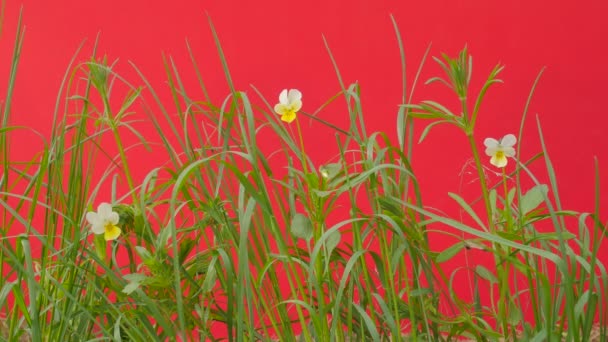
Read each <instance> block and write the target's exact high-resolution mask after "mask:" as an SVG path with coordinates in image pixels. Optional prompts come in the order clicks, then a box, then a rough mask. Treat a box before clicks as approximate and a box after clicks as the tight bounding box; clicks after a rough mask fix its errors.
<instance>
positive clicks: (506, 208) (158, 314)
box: [0, 21, 608, 341]
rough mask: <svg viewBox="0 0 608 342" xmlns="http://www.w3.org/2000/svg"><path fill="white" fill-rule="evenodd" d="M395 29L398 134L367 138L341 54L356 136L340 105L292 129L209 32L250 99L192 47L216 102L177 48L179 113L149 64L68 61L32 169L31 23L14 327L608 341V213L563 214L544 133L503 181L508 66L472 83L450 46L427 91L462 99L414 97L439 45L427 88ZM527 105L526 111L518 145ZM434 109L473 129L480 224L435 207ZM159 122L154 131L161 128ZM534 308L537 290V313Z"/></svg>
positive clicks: (11, 181)
mask: <svg viewBox="0 0 608 342" xmlns="http://www.w3.org/2000/svg"><path fill="white" fill-rule="evenodd" d="M393 23H394V24H395V32H396V33H397V42H398V44H399V46H400V48H401V53H402V56H401V57H402V74H403V80H404V81H403V96H402V99H403V101H402V102H403V103H402V104H401V105H400V107H399V110H398V112H397V136H398V138H397V141H396V142H395V141H391V139H389V136H388V134H386V133H384V132H368V131H367V129H366V124H365V115H364V113H363V111H362V106H361V102H360V99H361V97H362V96H364V94H362V93H361V90H360V88H359V87H358V85H357V84H351V85H347V84H345V83H343V81H342V77H341V75H340V73H339V69H338V67H337V64H336V63H335V61H334V60H333V57H332V56H331V52H330V50H329V48H328V52H329V56H330V58H332V61H333V62H334V65H335V70H336V74H337V77H338V79H339V81H340V85H341V87H340V89H339V95H338V96H336V97H334V98H333V99H331V100H330V101H333V100H335V99H337V98H339V97H342V98H344V100H345V101H346V108H345V112H346V115H348V118H349V125H348V127H336V126H335V125H332V124H331V123H329V122H326V121H324V120H323V119H320V115H319V116H317V115H316V114H318V113H319V112H322V108H321V109H320V111H318V112H315V115H312V114H308V113H306V112H299V113H297V115H298V116H297V117H296V119H295V121H294V122H293V123H290V124H287V123H284V122H282V121H281V120H280V119H279V117H278V116H277V115H276V114H275V113H274V110H273V105H274V103H273V102H270V101H269V100H267V99H266V97H265V96H264V94H262V93H261V92H259V91H258V90H257V89H255V88H253V90H254V92H255V95H256V97H257V99H255V101H254V100H252V99H251V98H250V97H249V95H247V93H245V92H242V91H239V90H237V89H236V88H235V87H234V85H233V83H232V79H231V77H230V72H229V68H228V65H227V63H226V59H225V58H224V55H223V52H222V49H221V45H220V42H219V38H218V35H217V33H216V32H215V30H214V28H213V25H212V24H211V23H210V27H211V29H212V32H213V34H214V37H215V39H216V43H217V49H218V51H219V55H220V57H221V65H222V67H223V69H224V72H225V75H226V81H227V83H228V87H229V89H230V92H229V95H228V97H227V98H226V100H225V101H223V102H222V103H221V104H216V103H213V101H212V100H211V99H210V97H209V96H208V95H207V89H206V86H205V83H204V79H203V77H202V76H201V73H200V72H199V69H198V67H197V62H196V57H195V56H194V54H193V53H192V51H191V50H190V49H189V48H188V52H189V53H190V56H191V58H192V68H193V69H192V71H193V73H194V74H195V75H196V76H197V78H198V81H199V84H200V89H198V91H200V93H201V94H202V96H201V98H198V97H197V96H194V95H191V94H193V93H195V92H196V91H195V90H191V89H186V87H185V86H184V82H182V78H181V76H180V75H181V74H180V72H181V71H180V70H179V69H178V67H177V66H176V65H175V63H174V62H173V60H172V59H171V58H170V57H165V59H164V62H165V71H166V74H167V80H168V85H169V90H170V92H171V95H172V99H173V101H174V103H173V104H169V103H165V102H163V101H162V100H161V96H159V95H158V94H157V92H156V91H155V89H154V87H153V85H152V84H150V83H149V82H148V81H147V79H146V78H145V76H144V75H143V74H142V73H141V72H140V71H139V70H138V69H137V67H136V66H135V65H132V67H133V69H134V70H135V71H136V72H137V74H138V75H139V76H140V79H139V80H131V81H127V80H126V79H124V78H122V77H121V76H120V75H119V74H117V73H116V72H115V65H114V63H112V62H109V61H108V60H107V58H98V57H95V56H96V52H95V51H93V56H94V58H92V59H90V60H89V61H87V62H84V63H80V64H78V63H77V62H76V59H74V60H73V61H72V63H71V64H70V66H69V67H68V72H67V73H66V77H65V80H64V82H63V84H62V86H61V89H60V92H59V94H60V95H59V96H58V101H57V106H56V111H55V114H54V118H53V123H52V125H53V126H52V127H53V132H52V134H51V136H50V137H48V138H46V137H44V138H42V137H41V140H40V141H41V145H42V148H41V152H40V153H39V154H37V155H35V156H34V157H32V159H30V160H29V161H27V162H25V163H20V162H17V161H14V160H13V159H12V157H13V156H12V155H10V154H9V145H10V144H11V136H12V135H11V134H12V133H13V131H15V130H18V129H26V130H27V128H19V127H15V126H11V125H10V124H9V123H10V119H9V115H10V114H11V111H10V98H11V94H12V89H13V85H14V80H15V77H16V71H17V64H18V56H19V52H20V48H21V43H22V41H23V36H22V31H19V32H18V35H17V39H16V44H15V49H14V55H15V58H14V59H13V64H12V69H11V70H12V72H11V77H10V79H9V89H10V91H9V93H8V95H7V98H6V99H5V102H4V106H3V108H2V123H3V124H2V129H1V130H0V142H1V144H0V145H1V147H0V149H1V150H2V152H1V155H2V167H3V177H2V179H1V181H0V205H1V206H2V208H3V211H2V226H3V227H5V229H3V230H2V234H3V235H2V238H1V239H2V245H1V249H0V265H1V266H0V267H2V274H3V278H2V280H1V281H0V310H1V311H2V313H3V314H4V315H6V317H7V320H6V321H5V322H4V323H3V324H4V325H3V326H2V330H3V334H4V335H3V338H5V339H6V340H9V341H14V340H18V339H28V340H32V341H42V340H49V341H82V340H93V339H102V340H105V339H108V340H118V341H143V340H153V341H165V340H172V341H177V340H224V339H227V340H229V341H234V340H237V341H241V340H260V341H269V340H272V339H275V338H279V339H280V340H287V341H290V340H299V341H334V340H337V341H347V340H373V341H383V340H389V339H394V338H396V336H407V338H409V339H410V340H412V341H416V340H436V341H454V340H458V339H461V338H469V339H475V340H480V341H494V340H498V339H504V340H534V341H544V340H547V341H557V340H562V339H565V340H568V341H582V340H589V339H590V338H591V336H592V335H593V336H596V335H598V334H599V336H600V340H602V341H606V340H607V338H606V330H605V329H606V328H605V326H606V321H607V318H606V303H605V300H606V297H605V294H606V293H608V290H607V288H606V286H607V285H608V275H607V273H606V270H605V267H604V265H603V263H602V261H601V260H600V259H599V258H598V253H599V249H600V246H601V243H602V239H603V237H605V236H606V230H605V225H604V224H602V222H601V221H600V215H599V214H600V213H599V204H597V205H596V208H595V209H594V211H593V212H591V213H578V212H574V211H570V210H566V209H564V208H562V206H561V202H560V198H559V191H558V186H557V181H556V177H555V171H554V170H553V168H552V164H551V160H550V158H549V156H548V154H547V151H546V147H545V142H544V140H543V136H542V130H541V127H540V124H538V133H539V137H540V138H541V142H542V150H541V151H539V152H538V155H536V156H535V157H534V158H532V159H531V160H528V161H522V160H518V159H517V156H519V155H520V153H519V151H518V153H516V155H515V156H516V158H510V159H509V163H511V164H515V168H514V170H513V171H512V172H506V171H505V170H506V169H504V168H503V169H497V170H498V171H499V172H502V175H503V180H504V181H503V182H502V183H498V184H489V183H488V182H487V180H486V178H485V174H484V166H483V163H484V160H483V159H482V153H480V152H479V149H480V148H482V147H480V146H478V141H479V140H478V137H477V136H476V135H475V124H476V120H477V117H478V115H479V114H480V113H481V104H482V102H483V98H484V95H485V93H486V92H487V91H488V90H489V89H490V88H491V86H492V85H493V84H495V83H497V82H500V80H499V79H498V76H499V73H500V71H501V70H502V67H501V66H500V65H499V66H497V67H496V68H495V69H493V70H492V72H491V73H490V75H489V76H488V78H487V81H486V82H485V84H484V86H483V87H482V88H481V91H480V93H479V94H470V93H469V88H470V87H469V84H470V83H471V82H472V80H473V79H474V78H473V75H472V60H471V58H470V55H469V54H468V51H467V50H466V49H463V50H462V51H461V52H460V53H459V55H458V56H457V57H455V58H451V57H449V56H446V55H444V56H442V57H441V58H435V61H436V62H437V63H438V64H439V66H440V67H441V69H443V71H444V74H443V75H440V76H437V77H434V78H432V79H430V80H428V81H427V82H426V83H427V84H429V83H439V84H443V85H445V86H447V87H449V88H450V89H452V90H453V91H454V93H455V96H457V98H458V100H459V101H460V104H461V107H459V108H452V109H449V108H447V107H445V106H444V105H442V104H440V103H438V102H437V101H434V100H426V101H422V102H419V103H414V102H413V101H412V100H413V96H412V94H413V91H414V88H415V86H416V84H417V83H418V82H417V80H418V75H420V70H421V69H422V67H423V65H424V62H425V60H426V55H425V58H424V60H423V62H422V63H421V65H420V66H419V68H418V72H417V74H416V75H417V76H416V78H415V79H416V81H414V83H413V84H412V85H411V86H410V87H409V88H408V86H409V85H408V84H407V82H406V81H405V80H406V77H405V76H406V75H405V70H406V69H405V68H406V64H405V57H404V52H403V45H402V43H401V39H400V36H399V31H398V29H397V24H396V22H395V21H393ZM427 53H428V51H427ZM539 76H540V75H539ZM537 81H538V79H537ZM536 83H537V82H535V83H534V85H533V87H532V91H531V94H530V98H531V95H532V93H533V89H534V88H535V87H536ZM135 84H139V85H135ZM121 89H122V91H121ZM273 97H274V95H273ZM529 102H530V99H529V100H528V103H529ZM254 103H259V104H258V105H255V104H254ZM170 106H171V107H170ZM170 113H176V114H175V115H173V114H170ZM526 115H527V105H526V109H524V114H523V118H522V129H520V133H519V137H518V140H521V138H522V137H521V135H522V133H521V132H522V131H523V124H524V122H526V120H525V119H526ZM302 116H306V117H310V118H312V119H315V123H316V124H317V125H324V126H327V127H330V128H332V129H334V130H335V131H336V145H335V151H336V157H335V158H334V159H333V160H331V161H327V162H324V163H318V162H317V161H315V160H313V159H312V158H310V154H309V153H307V151H306V141H305V139H304V136H303V135H302V132H301V130H300V126H299V121H298V120H300V119H301V117H302ZM144 119H145V120H144ZM428 119H430V120H432V122H431V123H430V124H428V125H427V126H426V127H425V128H424V130H423V132H422V137H421V139H425V138H428V139H431V137H432V133H431V132H432V128H433V127H435V126H436V125H439V124H452V125H455V126H456V127H458V128H459V129H461V130H462V132H463V137H464V138H465V139H467V140H468V142H469V145H470V148H471V155H472V157H473V159H474V162H475V168H476V170H477V172H478V174H479V181H480V182H479V183H480V189H479V194H480V195H479V198H478V199H474V198H473V199H466V198H463V197H461V196H460V195H458V194H448V195H449V196H450V197H451V198H453V199H454V200H455V201H456V202H457V203H458V204H459V205H460V206H461V208H462V210H463V212H464V213H466V214H467V215H468V216H469V217H470V221H467V222H473V224H468V223H465V222H463V221H462V220H460V219H456V218H452V217H449V216H442V215H440V214H437V213H436V212H434V211H431V210H429V209H428V208H427V207H426V206H425V205H424V202H423V194H422V191H421V189H420V187H419V186H418V182H417V179H416V172H415V170H414V169H413V168H412V165H411V163H410V161H411V159H412V155H413V149H414V148H415V143H414V141H413V137H414V136H415V132H414V128H413V127H414V126H413V122H414V121H415V120H418V121H420V120H428ZM144 125H151V126H152V127H153V128H154V129H155V131H154V132H155V133H154V135H153V136H152V135H150V136H149V135H145V134H143V133H141V132H140V131H141V128H142V127H144ZM148 132H149V131H148ZM261 132H264V134H273V135H274V136H275V137H276V140H277V141H278V143H277V146H275V147H274V149H273V150H268V149H266V148H263V147H261V145H260V144H258V139H259V136H260V134H261ZM518 149H519V147H518ZM145 151H152V152H145ZM137 153H151V154H152V155H154V156H156V157H157V159H154V161H155V162H157V163H158V164H157V167H155V168H153V169H151V170H146V171H147V172H145V173H144V176H143V177H138V176H137V175H138V174H140V173H138V172H135V171H134V170H136V169H137V167H138V165H137V164H135V163H134V162H133V159H130V158H129V157H130V156H133V155H135V154H137ZM161 155H162V156H163V157H160V156H161ZM531 163H543V164H544V166H545V170H546V172H547V176H548V179H549V184H541V183H540V182H539V181H538V178H537V176H536V175H534V174H533V173H532V172H531V171H530V168H529V165H530V164H531ZM277 165H278V166H279V167H277ZM139 171H141V170H139ZM596 172H597V173H598V174H599V171H596ZM509 179H514V180H515V181H514V182H511V181H507V180H509ZM598 182H599V176H598ZM530 184H531V185H530ZM596 184H599V183H596ZM597 192H599V185H598V188H597ZM101 202H108V203H111V205H112V210H113V211H114V212H115V213H116V214H117V215H118V218H119V219H118V223H117V225H118V226H119V228H120V229H121V235H120V236H119V238H118V239H116V240H111V241H105V240H104V238H103V235H95V236H91V234H90V226H89V224H88V223H87V218H86V217H87V216H86V213H87V212H90V211H94V209H95V208H96V207H97V205H98V204H99V203H101ZM475 202H480V203H481V204H483V207H482V208H481V213H478V211H479V210H477V209H478V208H477V207H478V206H476V205H475ZM596 203H599V201H598V200H597V199H596ZM340 208H347V210H342V209H340ZM330 222H331V223H330ZM571 222H575V223H576V225H577V226H578V229H572V228H569V227H570V224H571ZM541 225H543V226H544V228H543V229H539V228H538V227H539V226H541ZM437 226H442V227H449V228H451V229H452V230H451V232H449V230H447V231H448V233H449V234H452V235H455V236H458V235H459V233H463V234H466V235H465V236H466V238H462V239H461V241H459V242H457V243H455V244H454V245H453V246H451V247H449V248H447V249H446V250H443V251H435V250H432V249H431V247H430V244H429V234H430V232H431V231H433V230H435V228H434V227H437ZM547 227H549V229H547ZM17 231H18V232H19V233H15V232H17ZM15 234H16V235H15ZM466 248H478V249H482V250H484V251H485V253H487V255H488V256H491V257H492V258H493V263H492V264H493V267H491V268H486V267H482V266H476V267H475V268H472V269H465V270H464V272H468V273H469V274H470V276H471V277H472V279H473V281H472V282H471V283H470V284H467V286H468V287H470V289H471V290H472V292H473V293H474V294H475V295H474V296H473V297H474V298H473V299H472V300H466V299H464V298H461V297H459V295H458V291H457V289H458V287H459V286H462V285H460V284H458V283H456V282H455V281H454V279H455V276H456V275H457V273H458V272H461V271H462V270H452V269H449V268H448V267H446V266H444V265H445V264H444V262H445V261H448V260H450V259H451V258H453V257H455V256H456V255H457V254H459V253H460V252H461V251H463V250H464V249H466ZM521 279H523V280H524V281H523V283H522V282H521V281H518V280H521ZM522 284H523V285H522ZM482 287H487V288H490V289H491V291H490V293H491V295H490V296H489V297H490V298H482V297H481V296H480V294H479V293H480V289H481V288H482ZM524 295H525V297H524ZM523 298H529V301H531V306H530V308H531V310H532V314H531V317H526V315H525V313H524V312H523V308H524V307H527V306H528V304H527V303H525V302H524V299H523ZM526 300H528V299H526ZM596 322H599V323H600V324H599V325H594V324H596ZM598 327H599V328H598ZM404 338H406V337H404Z"/></svg>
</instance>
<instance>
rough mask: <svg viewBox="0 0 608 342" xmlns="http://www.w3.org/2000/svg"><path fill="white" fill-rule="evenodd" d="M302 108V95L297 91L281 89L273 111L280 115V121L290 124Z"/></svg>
mask: <svg viewBox="0 0 608 342" xmlns="http://www.w3.org/2000/svg"><path fill="white" fill-rule="evenodd" d="M301 108H302V93H301V92H300V91H299V90H297V89H290V90H289V92H288V91H287V89H283V91H282V92H281V94H280V95H279V103H277V104H276V105H275V106H274V111H275V112H276V113H277V114H279V115H281V120H283V121H285V122H287V123H290V122H292V121H293V120H295V119H296V114H297V112H298V111H299V110H300V109H301Z"/></svg>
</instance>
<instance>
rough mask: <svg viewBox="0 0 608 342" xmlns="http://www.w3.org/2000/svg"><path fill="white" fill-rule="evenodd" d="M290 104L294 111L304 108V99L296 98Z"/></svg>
mask: <svg viewBox="0 0 608 342" xmlns="http://www.w3.org/2000/svg"><path fill="white" fill-rule="evenodd" d="M290 105H291V110H292V111H293V112H297V111H299V110H300V109H302V101H300V100H295V101H293V102H292V103H291V104H290Z"/></svg>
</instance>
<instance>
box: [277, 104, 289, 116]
mask: <svg viewBox="0 0 608 342" xmlns="http://www.w3.org/2000/svg"><path fill="white" fill-rule="evenodd" d="M286 110H287V105H285V104H282V103H277V104H276V105H275V106H274V112H275V113H277V114H279V115H284V114H285V111H286Z"/></svg>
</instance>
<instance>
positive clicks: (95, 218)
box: [85, 211, 101, 225]
mask: <svg viewBox="0 0 608 342" xmlns="http://www.w3.org/2000/svg"><path fill="white" fill-rule="evenodd" d="M85 217H86V219H87V222H89V223H90V224H92V225H95V224H96V223H98V222H101V220H100V219H99V215H97V213H96V212H94V211H89V212H88V213H87V215H86V216H85Z"/></svg>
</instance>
